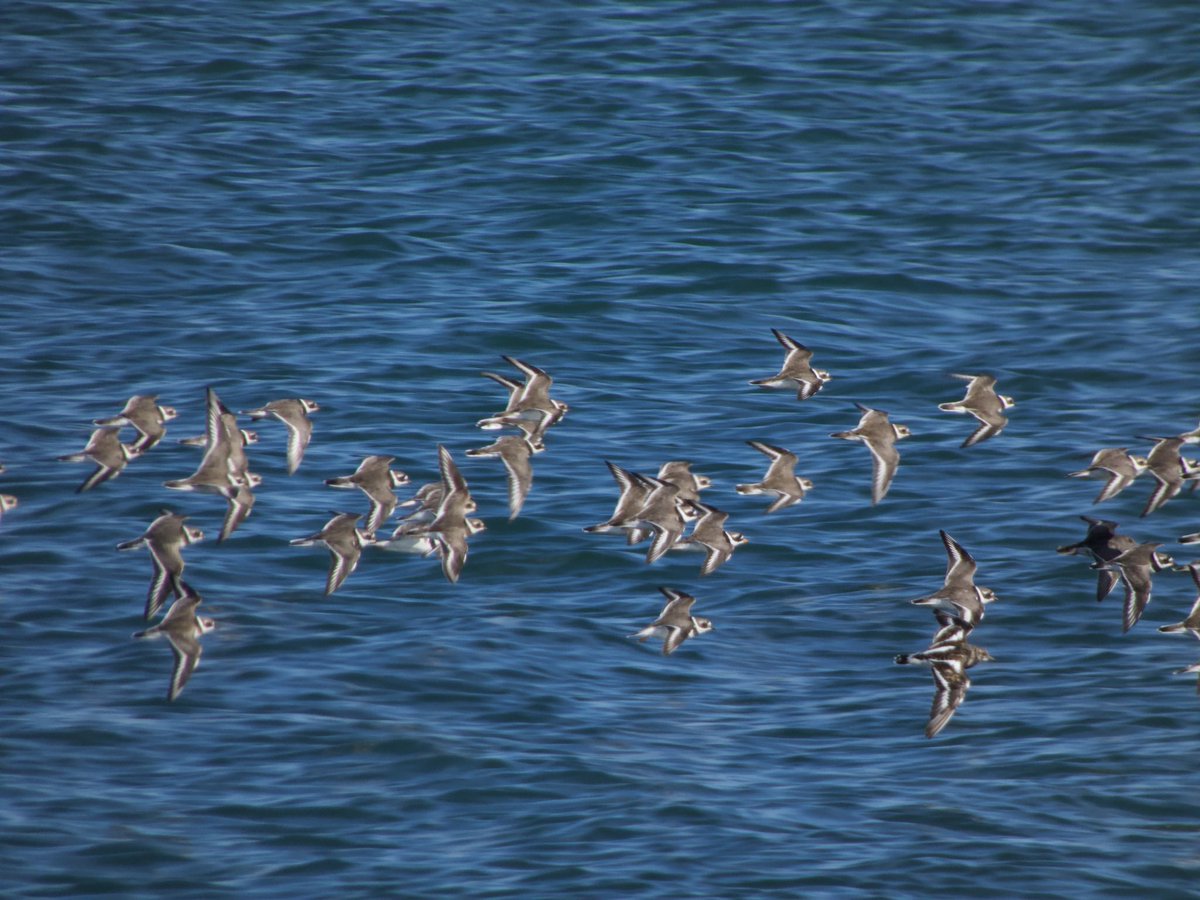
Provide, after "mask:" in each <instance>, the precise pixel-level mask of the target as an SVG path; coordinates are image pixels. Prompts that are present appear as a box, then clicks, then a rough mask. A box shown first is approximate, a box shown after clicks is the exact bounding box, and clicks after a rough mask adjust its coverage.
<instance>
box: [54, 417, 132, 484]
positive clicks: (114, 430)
mask: <svg viewBox="0 0 1200 900" xmlns="http://www.w3.org/2000/svg"><path fill="white" fill-rule="evenodd" d="M120 433H121V426H120V425H101V426H100V427H99V428H97V429H96V430H95V431H93V432H92V434H91V437H89V438H88V442H87V446H86V447H84V448H83V449H82V450H80V451H79V452H78V453H71V454H68V455H67V456H60V457H59V458H58V459H59V461H60V462H88V461H89V460H90V461H91V462H94V463H95V464H96V470H95V471H94V472H92V474H91V475H89V476H88V477H87V478H85V479H84V480H83V483H82V484H81V485H79V487H77V488H76V489H75V493H77V494H82V493H83V492H84V491H90V490H91V489H92V488H94V487H95V486H96V485H98V484H103V483H104V482H106V481H108V480H110V479H112V478H116V477H117V476H118V475H120V474H121V472H122V470H123V469H124V468H125V466H127V465H128V464H129V463H130V462H132V461H133V460H135V459H137V458H138V457H139V456H140V455H141V453H142V451H141V450H140V449H138V448H137V447H136V446H134V445H133V444H122V443H121V438H120Z"/></svg>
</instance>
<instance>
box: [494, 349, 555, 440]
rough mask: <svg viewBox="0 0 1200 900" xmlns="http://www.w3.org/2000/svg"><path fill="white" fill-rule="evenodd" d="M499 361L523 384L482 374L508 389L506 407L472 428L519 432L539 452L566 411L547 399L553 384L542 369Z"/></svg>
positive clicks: (511, 360)
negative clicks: (522, 433)
mask: <svg viewBox="0 0 1200 900" xmlns="http://www.w3.org/2000/svg"><path fill="white" fill-rule="evenodd" d="M501 359H503V360H504V361H505V362H506V363H508V364H509V365H511V366H513V367H514V368H516V369H517V370H518V371H520V372H521V374H522V375H524V376H525V381H524V383H520V382H516V381H513V380H512V379H511V378H507V377H505V376H503V375H497V374H496V373H495V372H484V373H483V375H484V376H486V377H488V378H491V379H492V380H493V381H496V382H498V383H499V384H501V385H503V386H504V387H505V388H507V389H508V392H509V393H508V403H507V405H506V406H505V408H504V410H503V411H502V412H499V413H495V414H494V415H492V416H488V417H487V418H484V419H480V420H479V421H478V422H477V423H476V425H477V427H479V428H482V429H484V430H485V431H491V430H495V429H498V428H520V429H521V430H522V431H523V432H525V435H526V437H527V438H529V441H530V444H531V445H532V446H533V447H534V448H535V450H537V449H541V441H542V436H543V435H544V434H545V433H546V430H547V429H548V428H550V426H552V425H555V424H557V423H558V422H559V421H560V420H561V419H562V418H563V416H565V415H566V414H567V412H568V411H569V410H570V407H569V406H567V404H566V403H563V402H562V401H560V400H555V399H554V398H553V397H551V396H550V387H551V385H552V384H553V383H554V381H553V379H552V378H551V377H550V375H549V374H548V373H547V372H546V371H545V370H544V369H540V368H538V367H537V366H534V365H531V364H529V363H527V362H522V361H521V360H519V359H517V358H516V357H513V356H501Z"/></svg>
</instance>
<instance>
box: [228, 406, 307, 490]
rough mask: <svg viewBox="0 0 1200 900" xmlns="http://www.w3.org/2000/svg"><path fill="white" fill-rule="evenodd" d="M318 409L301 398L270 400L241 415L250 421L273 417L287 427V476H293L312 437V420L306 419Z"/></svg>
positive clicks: (244, 411)
mask: <svg viewBox="0 0 1200 900" xmlns="http://www.w3.org/2000/svg"><path fill="white" fill-rule="evenodd" d="M320 408H321V407H320V406H318V405H317V404H316V403H314V402H313V401H312V400H305V399H303V398H300V399H287V400H272V401H271V402H270V403H268V404H267V405H266V406H260V407H259V408H258V409H250V410H243V413H242V414H243V415H247V416H249V417H250V418H252V419H265V418H266V417H267V416H274V417H275V418H276V419H278V420H279V421H280V422H282V423H283V424H284V425H286V426H287V430H288V444H287V463H288V474H289V475H294V474H296V470H297V469H298V468H300V461H301V460H302V459H304V449H305V448H306V447H307V446H308V442H309V439H310V438H311V437H312V420H311V419H309V418H308V417H309V415H310V414H311V413H315V412H317V411H318V410H319V409H320Z"/></svg>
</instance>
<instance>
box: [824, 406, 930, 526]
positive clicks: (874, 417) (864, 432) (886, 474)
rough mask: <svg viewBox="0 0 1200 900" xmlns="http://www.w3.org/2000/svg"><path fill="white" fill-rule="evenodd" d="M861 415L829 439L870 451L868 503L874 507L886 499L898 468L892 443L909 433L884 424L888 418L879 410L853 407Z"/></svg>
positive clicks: (900, 428) (893, 425) (886, 423)
mask: <svg viewBox="0 0 1200 900" xmlns="http://www.w3.org/2000/svg"><path fill="white" fill-rule="evenodd" d="M854 405H855V406H857V407H858V408H859V410H861V411H862V418H861V419H859V421H858V425H856V426H855V427H854V428H853V429H852V430H850V431H835V432H833V434H831V435H830V437H835V438H841V439H842V440H846V441H862V442H863V443H864V444H866V445H867V449H868V450H870V451H871V458H872V460H873V462H874V465H873V468H872V473H871V503H872V505H874V504H876V503H878V502H879V501H880V500H882V499H883V498H884V497H885V496H887V492H888V488H889V487H891V485H892V478H893V477H895V475H896V469H897V468H899V466H900V453H899V452H898V451H897V450H896V441H898V440H900V439H901V438H906V437H910V436H911V435H912V432H911V431H910V430H909V428H908V426H907V425H895V424H893V423H892V422H890V421H889V420H888V414H887V413H886V412H884V411H883V410H881V409H871V408H870V407H866V406H863V405H862V404H861V403H856V404H854Z"/></svg>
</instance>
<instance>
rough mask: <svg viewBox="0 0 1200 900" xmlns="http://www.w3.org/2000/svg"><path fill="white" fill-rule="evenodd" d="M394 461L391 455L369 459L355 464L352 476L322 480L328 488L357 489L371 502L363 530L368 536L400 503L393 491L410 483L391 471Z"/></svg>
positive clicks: (397, 471)
mask: <svg viewBox="0 0 1200 900" xmlns="http://www.w3.org/2000/svg"><path fill="white" fill-rule="evenodd" d="M395 461H396V457H394V456H378V455H376V456H368V457H366V458H364V459H363V461H362V462H361V463H359V464H358V468H357V469H355V470H354V472H353V474H350V475H341V476H339V477H337V478H327V479H325V483H326V484H327V485H329V486H330V487H334V488H345V489H353V488H358V489H359V490H360V491H362V492H363V493H364V494H366V495H367V500H369V501H370V503H371V510H370V512H369V513H367V524H366V526H365V527H364V528H363V531H364V532H366V533H367V534H372V535H373V534H375V532H376V531H377V530H378V529H379V528H380V527H381V526H382V525H383V523H384V522H386V521H387V520H388V519H389V518H390V517H391V515H392V513H393V512H395V511H396V505H397V503H398V502H399V500H398V498H397V497H396V488H398V487H401V486H402V485H406V484H408V482H409V478H408V475H407V474H406V473H404V472H402V471H400V470H399V469H393V468H392V463H393V462H395Z"/></svg>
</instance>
